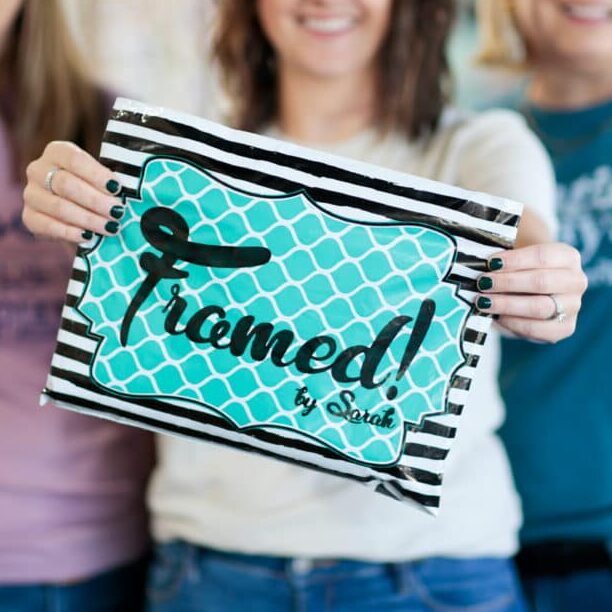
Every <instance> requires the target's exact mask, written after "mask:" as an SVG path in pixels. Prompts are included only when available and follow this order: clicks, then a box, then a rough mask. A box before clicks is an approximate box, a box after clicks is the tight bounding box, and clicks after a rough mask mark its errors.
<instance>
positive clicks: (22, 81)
mask: <svg viewBox="0 0 612 612" xmlns="http://www.w3.org/2000/svg"><path fill="white" fill-rule="evenodd" d="M2 71H3V74H2V77H3V79H4V90H5V92H7V93H6V95H5V96H4V99H3V104H2V106H3V108H2V114H3V115H4V116H5V118H6V119H7V124H8V129H9V134H10V138H11V144H12V149H13V160H14V167H15V174H16V178H18V179H21V178H22V177H23V172H24V170H25V166H26V165H27V164H28V162H29V161H31V160H32V159H35V158H36V157H38V156H39V155H40V154H41V153H42V151H43V149H44V147H45V145H46V144H47V143H48V142H50V141H51V140H76V141H78V143H79V144H80V145H81V146H83V147H85V148H86V149H88V150H89V151H90V152H92V153H94V152H96V151H95V149H96V148H97V147H98V146H99V143H100V138H101V136H102V132H103V125H104V115H105V112H106V109H105V101H104V96H103V94H102V93H101V92H100V90H99V89H98V88H97V87H96V86H95V85H94V84H93V82H92V80H91V79H90V78H89V76H88V74H87V71H86V69H85V67H84V65H83V64H82V63H81V59H80V57H79V54H78V52H77V49H76V46H75V44H74V42H73V39H72V36H71V34H70V31H69V29H68V26H67V23H66V19H65V15H64V13H63V9H62V6H61V3H60V1H59V0H25V2H24V5H23V7H22V8H21V10H20V12H19V13H18V15H17V18H16V20H15V23H14V25H13V28H12V31H11V32H10V34H9V40H8V44H7V46H6V48H5V51H4V57H3V61H2Z"/></svg>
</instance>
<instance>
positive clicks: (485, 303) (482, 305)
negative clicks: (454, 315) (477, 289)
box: [476, 297, 493, 310]
mask: <svg viewBox="0 0 612 612" xmlns="http://www.w3.org/2000/svg"><path fill="white" fill-rule="evenodd" d="M492 304H493V302H491V300H490V299H489V298H488V297H479V298H478V301H477V302H476V306H478V308H479V309H480V310H487V309H489V308H491V305H492Z"/></svg>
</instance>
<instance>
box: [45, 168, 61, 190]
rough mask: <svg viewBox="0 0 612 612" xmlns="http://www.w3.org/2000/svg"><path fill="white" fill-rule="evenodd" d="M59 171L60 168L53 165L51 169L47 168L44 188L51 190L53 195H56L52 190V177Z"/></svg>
mask: <svg viewBox="0 0 612 612" xmlns="http://www.w3.org/2000/svg"><path fill="white" fill-rule="evenodd" d="M59 171H60V168H58V167H57V166H54V167H53V168H51V170H49V172H47V176H45V189H46V190H47V191H49V192H51V193H52V194H53V195H57V193H55V191H53V179H54V178H55V175H56V174H57V173H58V172H59Z"/></svg>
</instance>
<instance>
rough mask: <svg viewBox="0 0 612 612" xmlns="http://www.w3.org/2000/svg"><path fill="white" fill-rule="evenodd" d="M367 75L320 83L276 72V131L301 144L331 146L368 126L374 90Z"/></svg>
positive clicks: (309, 76) (325, 80)
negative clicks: (328, 144) (279, 130)
mask: <svg viewBox="0 0 612 612" xmlns="http://www.w3.org/2000/svg"><path fill="white" fill-rule="evenodd" d="M373 82H374V78H373V75H372V73H371V72H367V73H364V74H362V75H359V76H357V77H355V76H354V75H351V76H350V77H347V78H329V79H322V78H320V77H318V78H317V77H313V76H312V75H309V74H304V73H296V72H295V71H290V70H286V69H285V70H283V69H282V68H281V69H280V73H279V127H280V129H281V130H282V131H283V132H284V133H285V134H286V135H287V136H288V137H289V138H291V139H292V140H295V141H297V142H301V143H304V144H309V143H310V144H316V143H334V142H339V141H342V140H346V139H347V138H351V137H352V136H355V135H356V134H358V133H359V132H361V131H363V130H364V129H367V128H368V127H370V126H371V125H372V122H373V119H374V100H375V93H376V92H375V87H374V86H373Z"/></svg>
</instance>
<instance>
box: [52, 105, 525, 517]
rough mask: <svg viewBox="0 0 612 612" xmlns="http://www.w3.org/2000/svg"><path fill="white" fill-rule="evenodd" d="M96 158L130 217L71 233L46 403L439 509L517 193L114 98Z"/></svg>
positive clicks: (511, 232) (508, 243)
mask: <svg viewBox="0 0 612 612" xmlns="http://www.w3.org/2000/svg"><path fill="white" fill-rule="evenodd" d="M101 161H102V162H103V163H104V164H105V165H107V166H108V167H109V168H111V169H112V170H113V172H114V173H115V174H116V175H117V177H118V178H119V180H120V181H121V183H122V185H123V191H122V193H121V197H122V198H123V200H124V202H125V205H126V213H125V216H124V218H123V219H122V220H121V231H120V232H119V233H118V235H117V236H110V237H105V238H100V237H94V238H93V239H92V240H91V241H90V242H88V243H86V244H83V245H81V246H80V248H79V251H78V254H77V257H76V259H75V263H74V270H73V274H72V279H71V281H70V284H69V287H68V292H67V298H66V304H65V307H64V311H63V317H62V324H61V329H60V331H59V335H58V344H57V348H56V351H55V354H54V357H53V362H52V366H51V372H50V375H49V378H48V382H47V386H46V388H45V390H44V392H43V401H46V400H48V399H51V400H53V402H54V403H56V404H58V405H59V406H62V407H65V408H70V409H73V410H77V411H80V412H84V413H87V414H91V415H95V416H99V417H103V418H108V419H113V420H116V421H120V422H124V423H128V424H131V425H135V426H139V427H144V428H147V429H151V430H154V431H157V432H161V433H167V434H175V435H179V436H186V437H189V438H197V439H200V440H202V441H203V442H205V443H217V444H223V445H229V446H232V447H234V448H236V449H240V450H243V451H249V452H256V453H260V454H263V455H266V456H269V457H275V458H277V459H280V460H285V461H289V462H292V463H295V464H299V465H301V466H303V467H304V468H310V469H316V470H320V471H322V472H325V473H328V474H333V475H336V476H341V477H344V478H348V479H352V480H355V481H358V482H361V483H363V484H364V485H366V486H368V487H370V488H371V489H372V490H374V491H377V492H380V493H384V494H387V495H389V496H391V497H393V498H395V499H397V500H401V501H406V502H410V503H416V504H418V505H419V506H420V507H421V508H424V509H426V510H427V511H429V512H431V513H436V511H437V509H438V507H439V504H440V493H441V487H442V480H443V473H444V464H445V460H446V457H447V455H448V453H449V451H451V447H452V443H453V439H454V437H455V435H456V433H457V430H458V428H460V427H461V420H462V418H461V414H462V412H463V411H464V409H465V410H469V389H470V385H471V382H472V379H473V377H474V373H475V372H476V369H477V368H478V365H479V360H480V356H481V354H482V350H483V345H484V341H485V338H486V335H487V332H488V330H489V326H490V324H491V318H490V317H489V316H486V315H484V314H482V313H479V312H478V311H476V310H475V309H474V307H473V306H472V303H473V299H474V296H475V279H476V278H477V276H478V275H479V274H481V273H482V272H483V271H484V270H485V269H486V261H487V259H488V257H490V256H491V254H493V253H495V252H498V251H500V250H501V249H505V248H511V247H512V245H513V242H514V240H515V237H516V231H517V225H518V222H519V219H520V214H521V207H520V205H518V204H516V203H514V202H510V201H507V200H504V199H501V198H496V197H492V196H489V195H486V194H481V193H473V192H468V191H465V190H462V189H459V188H456V187H451V186H448V185H444V184H441V183H436V182H433V181H430V180H425V179H421V178H418V177H414V176H410V175H406V174H402V173H398V172H395V171H390V170H387V169H384V168H379V167H376V166H372V165H369V164H364V163H361V162H357V161H354V160H349V159H344V158H340V157H336V156H333V155H329V154H325V153H322V152H319V151H315V150H311V149H307V148H304V147H300V146H296V145H292V144H288V143H285V142H281V141H278V140H274V139H271V138H267V137H264V136H260V135H255V134H250V133H246V132H240V131H236V130H232V129H229V128H227V127H225V126H222V125H219V124H216V123H212V122H210V121H206V120H203V119H200V118H197V117H193V116H189V115H186V114H183V113H178V112H174V111H171V110H168V109H163V108H153V107H149V106H146V105H144V104H141V103H138V102H134V101H131V100H126V99H118V100H117V101H116V103H115V106H114V110H113V113H112V116H111V119H110V121H109V123H108V126H107V131H106V133H105V136H104V142H103V145H102V149H101ZM245 478H248V475H245Z"/></svg>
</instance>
